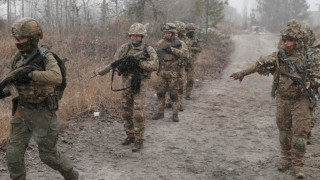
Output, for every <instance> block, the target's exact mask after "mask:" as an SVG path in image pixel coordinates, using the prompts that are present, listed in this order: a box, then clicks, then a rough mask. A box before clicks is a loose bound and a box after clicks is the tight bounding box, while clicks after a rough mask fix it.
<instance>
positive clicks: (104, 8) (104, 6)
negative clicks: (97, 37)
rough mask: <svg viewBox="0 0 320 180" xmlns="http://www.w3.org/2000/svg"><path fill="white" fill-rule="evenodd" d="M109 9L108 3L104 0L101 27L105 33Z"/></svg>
mask: <svg viewBox="0 0 320 180" xmlns="http://www.w3.org/2000/svg"><path fill="white" fill-rule="evenodd" d="M107 9H108V4H107V3H106V0H103V1H102V4H101V27H100V28H101V31H102V32H104V30H105V28H106V18H107V17H106V16H107Z"/></svg>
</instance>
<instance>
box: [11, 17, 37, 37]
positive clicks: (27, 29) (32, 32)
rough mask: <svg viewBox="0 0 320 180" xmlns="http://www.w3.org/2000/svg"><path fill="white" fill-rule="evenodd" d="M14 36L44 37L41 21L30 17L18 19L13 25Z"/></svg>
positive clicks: (12, 32)
mask: <svg viewBox="0 0 320 180" xmlns="http://www.w3.org/2000/svg"><path fill="white" fill-rule="evenodd" d="M11 34H12V36H13V37H29V38H32V37H38V38H40V39H42V37H43V32H42V29H41V27H40V25H39V23H38V22H37V21H36V20H34V19H33V18H30V17H25V18H21V19H19V20H17V21H16V22H15V23H13V25H12V27H11Z"/></svg>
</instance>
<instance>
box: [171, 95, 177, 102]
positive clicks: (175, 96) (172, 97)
mask: <svg viewBox="0 0 320 180" xmlns="http://www.w3.org/2000/svg"><path fill="white" fill-rule="evenodd" d="M170 99H171V100H172V101H177V100H178V94H177V93H170Z"/></svg>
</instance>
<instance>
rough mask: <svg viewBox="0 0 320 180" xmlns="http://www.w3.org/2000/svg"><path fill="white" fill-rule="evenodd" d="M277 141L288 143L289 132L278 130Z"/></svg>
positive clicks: (289, 140)
mask: <svg viewBox="0 0 320 180" xmlns="http://www.w3.org/2000/svg"><path fill="white" fill-rule="evenodd" d="M279 141H280V143H286V144H290V142H291V135H290V132H287V131H280V132H279Z"/></svg>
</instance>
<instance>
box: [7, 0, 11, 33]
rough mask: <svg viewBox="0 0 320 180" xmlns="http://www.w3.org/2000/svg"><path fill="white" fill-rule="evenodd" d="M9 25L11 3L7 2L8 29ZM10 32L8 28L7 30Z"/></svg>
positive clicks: (8, 0)
mask: <svg viewBox="0 0 320 180" xmlns="http://www.w3.org/2000/svg"><path fill="white" fill-rule="evenodd" d="M10 25H11V1H10V0H7V26H8V27H10ZM7 29H8V31H10V30H9V29H10V28H7Z"/></svg>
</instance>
